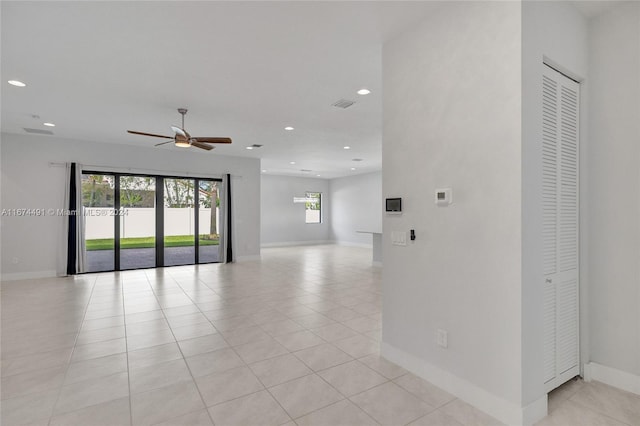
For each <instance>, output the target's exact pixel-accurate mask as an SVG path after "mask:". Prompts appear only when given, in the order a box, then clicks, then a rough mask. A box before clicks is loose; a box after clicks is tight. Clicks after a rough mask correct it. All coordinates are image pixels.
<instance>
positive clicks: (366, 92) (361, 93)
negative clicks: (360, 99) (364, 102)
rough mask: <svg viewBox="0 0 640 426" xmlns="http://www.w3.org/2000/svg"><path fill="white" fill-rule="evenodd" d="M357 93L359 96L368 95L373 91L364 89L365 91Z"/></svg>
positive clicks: (361, 90)
mask: <svg viewBox="0 0 640 426" xmlns="http://www.w3.org/2000/svg"><path fill="white" fill-rule="evenodd" d="M357 93H358V95H368V94H369V93H371V90H369V89H364V88H363V89H360V90H358V92H357Z"/></svg>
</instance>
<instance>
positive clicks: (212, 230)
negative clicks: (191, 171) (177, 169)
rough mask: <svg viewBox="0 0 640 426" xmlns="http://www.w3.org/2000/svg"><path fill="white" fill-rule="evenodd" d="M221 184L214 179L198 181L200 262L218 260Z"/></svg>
mask: <svg viewBox="0 0 640 426" xmlns="http://www.w3.org/2000/svg"><path fill="white" fill-rule="evenodd" d="M219 184H220V182H218V181H214V180H200V181H199V182H198V193H199V195H198V225H199V231H198V247H199V248H198V254H199V256H198V263H211V262H218V242H219V235H218V227H219V220H220V213H219V211H218V208H219V205H220V199H219V198H218V194H219V191H218V189H219Z"/></svg>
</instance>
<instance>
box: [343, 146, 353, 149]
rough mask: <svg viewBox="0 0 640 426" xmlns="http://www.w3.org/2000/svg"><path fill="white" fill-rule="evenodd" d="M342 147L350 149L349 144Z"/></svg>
mask: <svg viewBox="0 0 640 426" xmlns="http://www.w3.org/2000/svg"><path fill="white" fill-rule="evenodd" d="M342 148H344V149H351V147H350V146H343V147H342Z"/></svg>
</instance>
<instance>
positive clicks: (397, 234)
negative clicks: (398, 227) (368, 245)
mask: <svg viewBox="0 0 640 426" xmlns="http://www.w3.org/2000/svg"><path fill="white" fill-rule="evenodd" d="M391 244H393V245H394V246H406V245H407V233H406V232H403V231H392V232H391Z"/></svg>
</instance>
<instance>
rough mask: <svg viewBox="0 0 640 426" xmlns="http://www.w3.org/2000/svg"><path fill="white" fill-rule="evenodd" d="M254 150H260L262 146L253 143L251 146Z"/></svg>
mask: <svg viewBox="0 0 640 426" xmlns="http://www.w3.org/2000/svg"><path fill="white" fill-rule="evenodd" d="M251 146H252V147H254V148H262V145H260V144H257V143H254V144H253V145H251Z"/></svg>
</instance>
